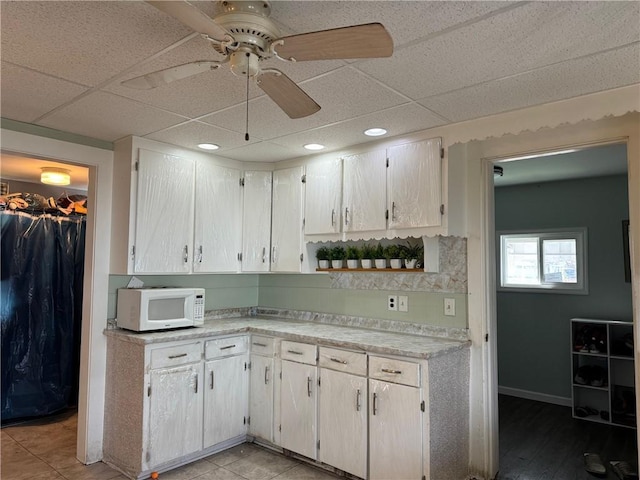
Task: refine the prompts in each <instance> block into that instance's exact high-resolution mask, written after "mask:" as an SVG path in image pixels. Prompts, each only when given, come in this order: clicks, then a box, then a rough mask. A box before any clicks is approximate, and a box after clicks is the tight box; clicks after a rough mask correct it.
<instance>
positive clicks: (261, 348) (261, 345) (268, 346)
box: [251, 335, 275, 357]
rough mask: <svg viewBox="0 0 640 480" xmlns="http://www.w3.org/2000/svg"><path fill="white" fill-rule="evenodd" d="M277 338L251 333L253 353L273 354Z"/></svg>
mask: <svg viewBox="0 0 640 480" xmlns="http://www.w3.org/2000/svg"><path fill="white" fill-rule="evenodd" d="M274 344H275V338H273V337H263V336H261V335H251V353H256V354H258V355H266V356H269V357H271V356H273V354H274V352H275V349H274Z"/></svg>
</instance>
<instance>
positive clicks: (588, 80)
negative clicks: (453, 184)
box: [419, 44, 640, 121]
mask: <svg viewBox="0 0 640 480" xmlns="http://www.w3.org/2000/svg"><path fill="white" fill-rule="evenodd" d="M632 58H635V61H629V59H632ZM638 82H640V44H634V45H631V46H629V47H626V48H621V49H617V50H613V51H609V52H606V53H603V54H600V55H594V56H590V57H585V58H581V59H577V60H572V61H569V62H564V63H561V64H558V65H552V66H550V67H547V68H542V69H539V70H536V71H534V72H529V73H525V74H522V75H517V76H513V77H509V78H505V79H502V80H497V81H494V82H489V83H486V84H483V85H480V86H475V87H470V88H466V89H462V90H457V91H455V92H451V93H447V94H443V95H437V96H434V97H430V98H425V99H422V100H420V101H419V103H421V104H422V105H425V106H426V107H428V108H430V109H432V110H434V111H436V112H438V113H440V114H442V115H444V116H446V117H447V118H450V119H451V120H453V121H462V120H469V119H472V118H478V117H483V116H486V115H492V114H495V113H499V112H505V111H509V110H515V109H519V108H525V107H529V106H532V105H539V104H542V103H548V102H553V101H556V100H561V99H564V98H569V97H572V96H578V95H584V94H588V93H593V92H598V91H602V90H608V89H610V88H615V87H618V86H620V85H631V84H635V83H638Z"/></svg>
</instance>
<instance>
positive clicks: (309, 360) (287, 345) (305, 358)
mask: <svg viewBox="0 0 640 480" xmlns="http://www.w3.org/2000/svg"><path fill="white" fill-rule="evenodd" d="M280 356H281V357H282V359H283V360H291V361H292V362H298V363H306V364H307V365H315V364H316V363H317V359H316V346H315V345H310V344H308V343H298V342H288V341H286V340H285V341H283V342H282V347H281V350H280Z"/></svg>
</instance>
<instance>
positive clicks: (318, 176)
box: [304, 158, 342, 235]
mask: <svg viewBox="0 0 640 480" xmlns="http://www.w3.org/2000/svg"><path fill="white" fill-rule="evenodd" d="M305 178H306V180H305V204H304V209H305V210H304V233H305V235H321V234H335V233H340V231H341V219H342V215H341V213H340V209H341V205H342V159H340V158H337V159H332V160H322V161H318V162H311V163H309V164H307V166H306V177H305Z"/></svg>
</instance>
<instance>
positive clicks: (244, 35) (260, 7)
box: [122, 0, 393, 118]
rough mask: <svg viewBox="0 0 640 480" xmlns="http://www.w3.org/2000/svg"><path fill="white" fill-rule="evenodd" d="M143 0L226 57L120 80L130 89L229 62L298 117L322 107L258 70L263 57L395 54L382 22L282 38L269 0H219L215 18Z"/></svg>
mask: <svg viewBox="0 0 640 480" xmlns="http://www.w3.org/2000/svg"><path fill="white" fill-rule="evenodd" d="M147 3H148V4H150V5H152V6H154V7H156V8H157V9H159V10H161V11H163V12H165V13H166V14H168V15H170V16H172V17H174V18H175V19H176V20H178V21H180V22H181V23H183V24H184V25H186V26H187V27H189V28H191V29H193V30H194V31H196V32H198V33H200V34H201V35H202V36H203V37H204V38H206V39H207V40H208V41H210V42H211V45H212V46H213V48H214V49H215V50H216V51H217V52H218V53H220V54H221V55H223V57H224V58H223V59H222V60H221V61H198V62H192V63H187V64H184V65H178V66H175V67H171V68H167V69H163V70H159V71H157V72H152V73H148V74H146V75H142V76H139V77H136V78H132V79H130V80H126V81H124V82H122V85H125V86H127V87H131V88H139V89H150V88H155V87H158V86H160V85H165V84H167V83H170V82H173V81H175V80H180V79H183V78H187V77H190V76H192V75H196V74H199V73H202V72H206V71H209V70H215V69H217V68H220V66H222V65H223V64H225V63H229V66H230V69H231V71H232V72H233V73H234V74H235V75H237V76H239V77H245V78H246V79H247V82H248V79H249V77H253V78H254V79H255V80H256V83H257V85H258V86H259V87H260V88H261V89H262V90H263V91H264V93H266V94H267V95H268V96H269V97H270V98H271V99H272V100H273V101H274V102H275V103H276V104H277V105H278V106H279V107H280V108H281V109H282V110H283V111H284V112H285V113H286V114H287V115H288V116H289V117H290V118H302V117H306V116H308V115H312V114H313V113H315V112H317V111H318V110H320V105H318V104H317V103H316V102H315V101H314V100H313V99H312V98H311V97H309V95H307V94H306V93H305V92H304V91H303V90H302V89H301V88H300V87H299V86H298V85H296V83H295V82H294V81H293V80H291V79H290V78H289V77H288V76H287V75H285V74H284V73H283V72H281V71H280V70H277V69H275V68H261V67H260V63H261V62H262V61H263V60H267V59H269V58H272V57H276V58H279V59H280V60H284V61H287V62H303V61H310V60H336V59H350V58H381V57H390V56H391V54H392V53H393V40H392V39H391V36H390V35H389V33H388V32H387V30H386V29H385V28H384V26H383V25H382V24H380V23H368V24H364V25H353V26H349V27H342V28H335V29H331V30H322V31H317V32H309V33H302V34H298V35H290V36H286V37H282V36H281V34H280V30H279V29H278V27H277V26H276V25H275V24H274V22H273V21H272V20H270V19H269V15H270V13H271V4H270V3H269V1H268V0H260V1H247V0H237V1H231V0H226V1H225V0H223V1H218V2H216V13H215V14H214V16H213V17H209V16H208V15H206V14H205V13H204V12H203V11H202V10H200V9H198V8H197V7H195V6H194V5H192V4H191V3H189V2H187V1H184V0H180V1H151V0H147ZM247 88H248V84H247Z"/></svg>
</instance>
